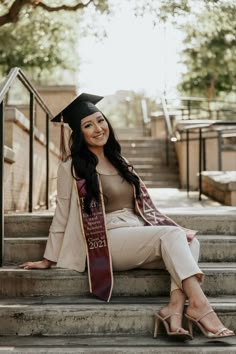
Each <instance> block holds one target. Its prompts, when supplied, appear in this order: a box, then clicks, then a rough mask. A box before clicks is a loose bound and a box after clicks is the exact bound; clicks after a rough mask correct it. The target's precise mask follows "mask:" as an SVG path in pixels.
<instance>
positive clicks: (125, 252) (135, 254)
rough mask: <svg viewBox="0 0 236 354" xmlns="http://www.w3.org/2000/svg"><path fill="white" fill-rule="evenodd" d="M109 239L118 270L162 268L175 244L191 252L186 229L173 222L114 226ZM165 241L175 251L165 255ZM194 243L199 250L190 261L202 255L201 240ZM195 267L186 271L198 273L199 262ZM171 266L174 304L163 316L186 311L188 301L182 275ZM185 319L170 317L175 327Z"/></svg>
mask: <svg viewBox="0 0 236 354" xmlns="http://www.w3.org/2000/svg"><path fill="white" fill-rule="evenodd" d="M164 240H165V241H164ZM109 242H110V249H111V255H112V261H113V268H114V270H128V269H133V268H137V267H140V268H152V269H153V268H159V267H158V261H159V264H160V263H161V262H160V261H161V260H164V262H165V263H168V264H170V261H167V258H171V257H172V253H173V250H174V249H175V248H177V249H180V250H184V249H185V248H186V249H187V251H188V253H190V256H191V252H189V245H188V243H187V241H186V236H185V233H184V232H183V231H182V230H180V229H179V228H176V227H171V226H156V227H151V226H150V227H143V226H141V227H129V228H126V227H125V228H118V229H112V230H109ZM163 242H164V243H165V247H166V248H167V249H170V250H171V252H170V253H171V254H169V253H168V252H167V254H166V252H164V257H165V258H164V257H163V252H162V251H163V250H162V248H163V247H162V246H161V244H162V243H163ZM172 243H174V244H175V246H174V247H171V244H172ZM182 243H183V244H184V246H183V245H182ZM193 244H194V245H195V247H193V246H192V247H190V250H191V248H192V249H194V250H195V252H193V253H194V257H192V256H191V257H190V261H189V262H190V263H191V262H194V258H197V259H198V254H199V243H198V241H197V240H195V241H194V242H193ZM196 245H197V247H196ZM179 252H180V251H179ZM181 259H182V258H181ZM155 265H156V266H155ZM193 268H194V269H192V268H191V269H189V270H183V272H184V274H185V275H186V274H187V275H189V276H190V275H192V274H195V273H201V271H200V269H199V268H198V266H196V263H195V262H194V266H193ZM167 269H168V270H169V272H170V274H171V290H172V291H171V297H170V304H169V305H168V306H167V307H166V308H163V309H162V311H161V315H163V316H164V315H169V314H172V313H176V312H177V313H182V312H183V307H184V302H185V296H184V294H183V292H182V290H181V289H180V286H178V285H176V283H177V282H178V283H179V284H181V279H180V278H179V276H178V274H177V273H176V272H174V267H173V266H172V265H170V266H169V267H167ZM181 323H182V318H181V316H173V317H172V318H171V319H170V325H171V330H172V331H175V330H176V329H177V328H179V327H181ZM183 333H184V330H183Z"/></svg>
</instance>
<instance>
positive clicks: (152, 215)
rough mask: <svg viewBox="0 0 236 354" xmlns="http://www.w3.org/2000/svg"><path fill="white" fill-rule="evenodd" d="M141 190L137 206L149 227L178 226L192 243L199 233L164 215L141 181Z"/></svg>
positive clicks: (136, 200)
mask: <svg viewBox="0 0 236 354" xmlns="http://www.w3.org/2000/svg"><path fill="white" fill-rule="evenodd" d="M140 189H141V193H140V198H135V204H136V208H137V210H138V212H139V214H140V216H141V217H142V218H143V220H145V221H146V224H147V225H152V226H163V225H166V226H168V225H169V226H177V227H179V228H181V229H182V230H184V231H185V233H186V237H187V240H188V241H191V240H192V239H193V237H194V236H195V234H196V233H197V231H195V230H190V229H185V228H184V227H182V226H180V225H178V224H177V223H176V222H175V221H174V220H172V219H170V218H169V217H168V216H166V215H164V214H162V213H161V212H160V211H159V210H157V208H156V207H155V205H154V203H153V201H152V199H151V197H150V195H149V193H148V191H147V188H146V186H145V184H144V183H143V181H142V180H140ZM134 193H135V188H134Z"/></svg>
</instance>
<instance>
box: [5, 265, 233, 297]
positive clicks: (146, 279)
mask: <svg viewBox="0 0 236 354" xmlns="http://www.w3.org/2000/svg"><path fill="white" fill-rule="evenodd" d="M26 260H27V259H26ZM200 267H201V269H202V270H203V272H204V274H205V280H204V282H203V285H202V287H203V289H204V291H205V292H206V293H207V294H208V295H209V296H216V295H222V294H224V295H233V294H235V289H236V263H229V262H228V263H222V262H220V263H200ZM0 283H1V284H4V285H2V286H1V287H0V296H86V295H88V293H89V290H88V276H87V272H84V273H79V272H76V271H72V270H68V269H60V268H54V267H53V268H51V269H45V270H39V269H37V270H36V269H32V270H25V269H19V268H16V267H13V266H8V267H7V266H6V267H3V268H0ZM169 285H170V276H169V273H168V272H167V271H166V270H164V269H155V270H141V269H135V270H130V271H124V272H114V288H113V295H116V296H160V295H168V293H169Z"/></svg>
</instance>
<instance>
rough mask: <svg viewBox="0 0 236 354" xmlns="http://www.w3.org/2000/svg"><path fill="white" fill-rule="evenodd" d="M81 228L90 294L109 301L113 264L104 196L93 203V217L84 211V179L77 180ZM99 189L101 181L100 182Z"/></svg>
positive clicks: (91, 206)
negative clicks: (106, 223) (105, 216)
mask: <svg viewBox="0 0 236 354" xmlns="http://www.w3.org/2000/svg"><path fill="white" fill-rule="evenodd" d="M76 186H77V191H78V201H79V206H80V208H79V211H80V221H81V228H82V232H83V237H84V240H85V245H86V252H87V266H88V278H89V289H90V292H91V293H93V294H94V295H95V296H97V297H98V298H99V299H101V300H104V301H109V300H110V297H111V293H112V288H113V275H112V262H111V255H110V252H109V246H108V240H107V231H106V225H105V218H104V214H105V209H104V202H103V198H102V195H101V194H100V200H99V202H98V203H96V202H94V201H92V203H91V205H90V208H91V215H89V214H87V213H86V211H85V210H84V198H85V196H86V184H85V180H84V179H78V180H76ZM99 187H100V190H101V186H100V180H99Z"/></svg>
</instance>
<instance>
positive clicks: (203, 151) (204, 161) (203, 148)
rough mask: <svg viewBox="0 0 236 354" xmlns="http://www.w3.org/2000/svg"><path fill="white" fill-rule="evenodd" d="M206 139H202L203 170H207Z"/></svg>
mask: <svg viewBox="0 0 236 354" xmlns="http://www.w3.org/2000/svg"><path fill="white" fill-rule="evenodd" d="M206 139H207V138H203V139H202V154H203V171H206V170H207V158H206Z"/></svg>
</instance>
